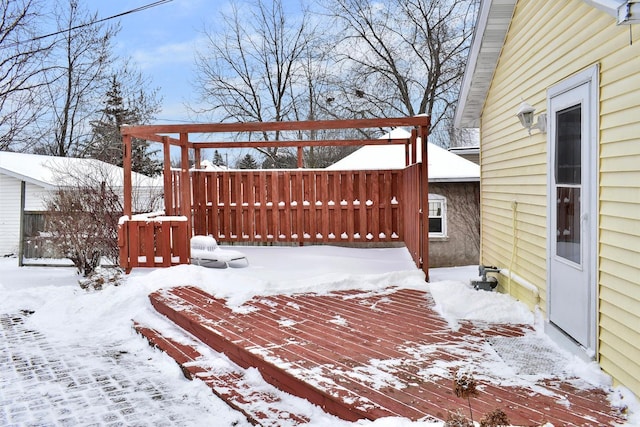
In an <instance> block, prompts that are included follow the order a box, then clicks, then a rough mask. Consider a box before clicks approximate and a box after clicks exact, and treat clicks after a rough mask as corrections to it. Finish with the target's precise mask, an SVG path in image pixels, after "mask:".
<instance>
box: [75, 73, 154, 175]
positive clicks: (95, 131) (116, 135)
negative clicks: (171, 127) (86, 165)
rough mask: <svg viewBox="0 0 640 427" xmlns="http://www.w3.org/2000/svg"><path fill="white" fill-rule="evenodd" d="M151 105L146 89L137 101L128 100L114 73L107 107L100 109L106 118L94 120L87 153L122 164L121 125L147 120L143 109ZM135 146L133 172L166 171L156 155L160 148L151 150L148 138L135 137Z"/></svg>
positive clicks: (96, 157) (133, 148) (133, 143)
mask: <svg viewBox="0 0 640 427" xmlns="http://www.w3.org/2000/svg"><path fill="white" fill-rule="evenodd" d="M127 104H128V105H127ZM148 104H149V103H148V101H147V98H146V97H145V95H144V93H142V92H140V94H138V95H137V97H136V98H135V99H134V102H128V103H125V99H124V96H123V94H122V88H121V84H120V82H119V81H118V78H117V76H115V75H114V76H113V77H112V79H111V85H110V87H109V90H108V91H107V93H106V102H105V107H104V108H103V109H102V110H100V112H101V113H102V117H101V118H100V119H99V120H96V121H93V122H91V128H92V139H91V141H90V142H89V144H88V146H87V151H86V154H87V156H88V157H92V158H95V159H98V160H102V161H104V162H107V163H111V164H114V165H117V166H122V152H123V145H122V135H121V134H120V127H121V126H122V125H125V124H129V125H135V124H141V123H143V122H144V121H145V119H146V117H143V116H144V114H143V112H144V111H148V110H149V105H148ZM131 145H132V147H131V163H132V170H133V171H135V172H139V173H142V174H144V175H148V176H155V175H158V174H159V173H161V172H162V163H161V161H160V160H158V159H155V158H154V154H155V153H156V151H157V150H151V149H150V146H149V143H148V142H147V141H145V140H142V139H137V138H134V139H133V140H132V143H131Z"/></svg>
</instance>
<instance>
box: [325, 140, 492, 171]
mask: <svg viewBox="0 0 640 427" xmlns="http://www.w3.org/2000/svg"><path fill="white" fill-rule="evenodd" d="M410 136H411V134H410V133H409V132H407V131H406V130H404V129H394V130H393V131H391V132H390V133H387V134H385V135H383V136H382V137H381V138H380V139H389V138H392V139H395V138H409V137H410ZM418 140H419V139H418ZM427 156H428V160H429V181H432V182H437V181H453V182H467V181H479V180H480V166H478V165H477V164H475V163H473V162H471V161H469V160H467V159H465V158H463V157H460V156H458V155H457V154H454V153H451V152H449V151H447V150H445V149H444V148H441V147H438V146H437V145H434V144H432V143H428V145H427ZM420 157H421V156H420V151H419V150H418V161H420V160H421V159H420ZM404 168H405V147H404V145H400V144H396V145H367V146H364V147H362V148H360V149H358V150H357V151H355V152H353V153H351V154H350V155H348V156H347V157H345V158H343V159H342V160H339V161H337V162H336V163H334V164H333V165H331V166H328V167H327V169H331V170H361V169H404Z"/></svg>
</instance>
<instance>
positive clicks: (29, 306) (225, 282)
mask: <svg viewBox="0 0 640 427" xmlns="http://www.w3.org/2000/svg"><path fill="white" fill-rule="evenodd" d="M234 249H240V250H241V251H242V252H244V253H245V254H246V255H247V257H248V259H249V266H248V267H244V265H245V264H244V262H242V263H240V265H241V266H243V267H240V265H239V266H238V268H227V269H207V268H204V267H198V266H194V265H188V266H187V265H185V266H177V267H172V268H169V269H136V270H134V271H133V272H132V274H130V275H129V276H127V277H126V280H125V283H124V284H123V285H121V286H117V287H116V286H107V287H106V288H105V289H103V290H102V291H85V290H82V289H81V288H80V287H79V285H78V277H77V276H76V274H75V272H74V270H73V269H72V268H61V267H56V268H54V267H51V268H45V267H22V268H19V267H17V259H15V258H2V259H0V295H1V296H2V298H1V299H0V341H1V343H0V351H1V352H0V425H12V426H13V425H15V426H22V425H25V426H26V425H39V426H49V425H50V426H57V425H68V426H84V425H105V426H108V425H141V426H144V425H149V426H156V425H167V426H170V425H180V426H210V425H216V426H231V425H249V424H248V423H247V422H246V420H245V419H244V417H243V416H242V415H241V414H239V413H238V412H236V411H234V410H232V409H231V408H229V407H228V406H227V405H226V404H225V403H224V402H222V401H221V400H219V399H218V398H216V397H215V396H214V395H213V394H212V393H211V391H210V390H209V389H208V388H207V387H206V386H205V385H204V384H203V383H201V382H199V381H189V380H187V379H185V378H184V377H183V376H182V373H181V371H180V369H179V368H178V366H177V365H176V364H175V363H174V362H173V360H171V359H170V358H169V357H168V356H166V355H165V354H163V353H162V352H160V351H158V350H155V349H152V348H151V347H149V346H148V345H147V343H146V341H145V340H144V339H142V338H141V337H140V336H138V335H136V334H135V332H134V331H133V329H132V323H131V319H134V318H135V319H137V320H142V321H144V322H145V323H147V324H150V325H151V326H153V327H156V328H158V329H160V330H162V329H163V328H170V327H171V326H170V325H169V324H168V323H167V322H164V321H163V320H162V318H160V316H158V315H157V314H156V313H155V312H154V310H153V309H152V307H151V305H150V303H149V300H148V298H147V296H148V294H149V293H151V292H152V291H154V290H157V289H159V288H162V287H167V286H179V285H196V286H200V287H202V288H203V289H205V290H206V291H208V292H209V293H211V294H213V295H215V296H216V297H223V298H227V300H228V303H229V305H231V306H236V307H239V306H240V305H242V303H243V302H245V301H247V300H249V299H250V298H252V297H253V296H256V295H275V294H293V293H299V292H315V293H328V292H331V291H334V290H346V289H363V290H367V289H371V290H375V289H381V288H384V287H387V286H390V285H394V286H399V287H409V288H419V289H424V288H425V287H427V286H428V287H429V288H430V289H431V292H432V293H433V296H434V299H435V301H436V307H437V309H438V310H439V311H440V312H441V314H442V315H443V316H444V317H445V319H446V320H447V322H448V323H449V325H450V326H451V327H452V328H453V329H455V328H456V327H457V320H459V319H477V320H483V321H488V322H492V321H499V322H512V323H530V324H535V323H536V322H538V320H537V319H536V318H535V316H534V315H533V314H532V313H531V312H530V311H529V310H527V309H526V307H524V306H523V305H522V304H520V303H518V302H516V301H514V300H513V299H511V298H510V297H508V296H506V295H501V294H497V293H493V292H477V291H474V290H472V289H471V288H470V287H469V286H468V282H469V279H471V278H475V277H476V276H477V267H476V266H468V267H459V268H449V269H436V270H432V272H431V273H430V276H431V283H430V284H426V283H425V282H424V276H423V274H422V272H421V271H419V270H417V269H416V268H415V266H414V264H413V262H412V261H411V258H410V256H409V253H408V252H407V250H406V249H404V248H394V249H349V248H340V247H327V246H306V247H296V248H292V247H242V248H234ZM461 301H464V303H463V304H461V303H460V302H461ZM497 306H499V307H500V309H499V310H496V309H495V307H497ZM536 333H537V334H539V335H538V336H537V338H536V339H540V334H541V332H536ZM557 351H558V354H561V355H562V357H564V360H559V361H558V363H559V364H560V365H562V366H568V365H570V366H572V369H571V371H570V372H569V374H571V375H573V376H578V377H579V378H582V379H583V380H584V381H585V382H586V383H588V384H594V383H595V384H600V385H607V384H609V382H610V379H609V377H607V376H606V375H604V374H602V373H601V372H600V371H599V370H598V369H597V366H596V365H595V364H586V363H583V362H581V361H580V360H579V359H577V358H575V357H573V356H571V355H569V354H566V353H564V352H563V351H562V350H560V349H557ZM254 374H255V373H253V372H248V373H247V378H252V380H253V381H256V387H259V386H264V385H262V384H260V381H261V378H256V375H254ZM495 374H496V375H499V376H501V377H504V378H505V380H509V381H512V382H517V381H520V380H521V379H519V378H518V377H517V376H516V375H515V374H513V373H510V372H497V373H495ZM509 376H510V377H509ZM507 377H509V378H507ZM611 398H612V399H613V400H614V401H615V402H616V403H618V404H625V405H627V406H628V407H629V408H630V409H631V413H632V415H631V417H630V420H629V422H628V425H636V424H640V417H639V416H640V409H639V405H638V403H637V402H636V401H635V400H634V398H633V395H632V394H631V393H629V392H628V391H627V390H625V389H623V388H616V389H615V390H614V391H613V392H612V393H611ZM283 399H286V400H287V402H288V404H290V405H293V406H295V408H296V411H297V412H298V413H301V414H305V415H307V416H308V417H309V418H310V419H311V423H310V425H316V426H325V425H333V426H348V425H372V426H376V427H379V426H412V427H413V426H418V425H432V424H429V423H420V422H410V421H408V420H406V419H398V418H387V419H381V420H378V421H376V422H369V421H360V422H357V423H349V422H345V421H342V420H339V419H336V418H335V417H333V416H330V415H327V414H325V413H324V412H322V411H320V410H319V408H317V407H315V406H313V405H311V404H309V403H308V402H306V401H304V400H302V399H298V398H296V397H293V396H284V397H283Z"/></svg>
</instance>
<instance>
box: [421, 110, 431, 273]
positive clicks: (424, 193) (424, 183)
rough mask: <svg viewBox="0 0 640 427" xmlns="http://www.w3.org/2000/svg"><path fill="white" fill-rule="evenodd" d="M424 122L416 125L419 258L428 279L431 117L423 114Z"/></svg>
mask: <svg viewBox="0 0 640 427" xmlns="http://www.w3.org/2000/svg"><path fill="white" fill-rule="evenodd" d="M425 119H426V123H425V124H422V125H420V126H418V135H419V137H420V150H421V153H420V154H421V156H422V157H421V159H422V168H421V179H420V188H421V191H420V214H421V215H420V228H421V230H420V241H421V243H420V251H421V253H420V260H421V262H422V271H424V274H425V280H426V281H427V282H428V281H429V155H428V151H429V150H428V141H427V139H428V136H429V126H430V123H431V118H430V117H429V116H425Z"/></svg>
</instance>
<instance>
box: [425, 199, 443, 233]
mask: <svg viewBox="0 0 640 427" xmlns="http://www.w3.org/2000/svg"><path fill="white" fill-rule="evenodd" d="M431 202H437V203H440V204H441V206H442V211H441V212H442V213H441V215H440V216H439V217H433V218H441V219H442V231H441V232H440V233H433V232H431V231H429V238H446V237H447V198H446V197H444V196H441V195H439V194H432V193H429V203H431ZM429 207H430V206H429ZM429 211H430V209H428V211H427V221H428V220H430V219H431V218H432V217H431V215H430V212H429Z"/></svg>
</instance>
